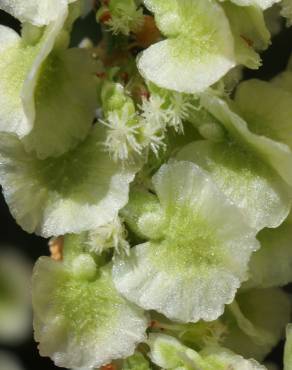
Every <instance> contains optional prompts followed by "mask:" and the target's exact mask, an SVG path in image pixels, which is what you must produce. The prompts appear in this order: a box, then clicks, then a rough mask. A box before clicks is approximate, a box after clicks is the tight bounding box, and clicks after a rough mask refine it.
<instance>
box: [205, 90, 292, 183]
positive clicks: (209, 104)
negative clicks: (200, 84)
mask: <svg viewBox="0 0 292 370" xmlns="http://www.w3.org/2000/svg"><path fill="white" fill-rule="evenodd" d="M284 93H285V92H284ZM291 98H292V96H291ZM254 99H257V100H258V99H261V97H260V96H258V95H257V96H254ZM264 102H265V100H264V99H263V100H262V103H263V104H264ZM230 103H231V102H230ZM201 104H202V107H203V108H205V109H206V110H207V111H209V112H210V113H211V114H212V115H213V116H214V117H215V118H216V119H217V120H218V121H219V122H221V123H222V125H223V126H224V127H225V128H226V130H227V131H228V132H229V135H230V136H231V137H232V138H233V139H234V140H236V141H238V142H239V143H241V144H242V145H244V146H246V147H247V148H249V150H252V151H255V152H256V153H258V155H259V156H260V158H261V159H262V160H263V161H264V162H267V163H269V164H270V165H271V166H272V167H273V168H274V169H275V170H276V171H277V172H278V173H279V174H280V175H281V177H282V178H283V179H284V180H285V181H286V182H287V183H288V184H289V185H292V151H291V149H290V147H289V146H288V145H287V144H285V143H282V142H279V141H275V140H273V139H271V138H270V137H267V136H263V135H258V134H257V133H256V132H253V131H252V128H253V126H251V128H250V127H249V124H248V123H247V122H246V121H245V120H244V119H243V118H242V117H241V116H240V115H239V114H238V113H237V112H235V111H234V110H232V109H231V107H230V106H229V105H228V104H227V102H226V101H225V100H223V99H222V98H220V97H217V96H215V95H214V94H213V93H212V92H205V93H204V94H202V96H201ZM251 104H253V103H251ZM273 106H274V102H273ZM255 109H257V107H255ZM268 109H270V107H269V108H268ZM290 109H291V108H290ZM282 114H283V115H285V113H284V112H282ZM254 115H255V117H256V110H255V112H254ZM259 123H262V124H264V120H262V121H259ZM281 124H282V122H281ZM260 127H261V126H260ZM287 128H288V127H287ZM275 129H276V128H275ZM285 140H286V139H285Z"/></svg>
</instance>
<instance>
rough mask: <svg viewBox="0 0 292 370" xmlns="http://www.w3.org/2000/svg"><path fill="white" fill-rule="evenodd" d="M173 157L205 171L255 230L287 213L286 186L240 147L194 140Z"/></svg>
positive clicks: (276, 223) (288, 193)
mask: <svg viewBox="0 0 292 370" xmlns="http://www.w3.org/2000/svg"><path fill="white" fill-rule="evenodd" d="M176 159H178V160H186V161H192V162H194V163H196V164H197V165H198V166H200V167H201V168H203V169H204V170H206V171H208V172H209V173H210V174H211V176H212V179H213V180H214V181H215V183H216V184H217V186H218V187H219V188H220V190H222V192H223V193H224V194H225V195H226V197H227V198H228V199H229V200H231V201H232V202H233V203H234V204H235V205H236V206H237V207H238V208H239V209H240V210H241V211H242V213H243V216H244V218H245V220H247V221H248V222H249V224H250V225H251V226H252V227H253V228H255V229H256V230H258V231H259V230H261V229H263V228H264V227H277V226H279V225H280V224H281V223H282V222H283V221H284V220H285V218H286V217H287V216H288V213H289V211H290V208H291V191H290V189H289V188H288V186H287V185H286V184H285V183H284V182H283V180H282V179H281V177H280V176H279V175H278V174H277V173H276V172H275V171H274V170H273V169H272V168H271V167H270V166H269V165H266V164H265V163H263V162H262V161H261V160H260V159H259V157H258V156H257V155H256V153H253V152H252V151H249V150H246V149H245V147H244V146H241V145H240V144H238V143H234V142H226V141H223V142H221V143H212V142H210V141H195V142H193V143H191V144H188V145H187V146H186V147H184V148H183V149H182V150H181V151H180V152H179V153H178V154H177V156H176Z"/></svg>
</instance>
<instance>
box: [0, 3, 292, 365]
mask: <svg viewBox="0 0 292 370" xmlns="http://www.w3.org/2000/svg"><path fill="white" fill-rule="evenodd" d="M24 1H25V0H24ZM0 24H3V25H6V26H10V27H12V28H14V29H15V30H17V31H18V32H19V30H20V24H19V22H18V21H17V20H15V19H13V18H12V17H11V16H9V15H8V14H6V13H4V12H1V11H0ZM99 35H100V30H99V28H98V25H97V24H96V22H95V19H94V14H93V13H91V14H90V15H89V16H87V17H86V18H85V19H84V20H79V21H77V22H76V24H75V27H74V30H73V33H72V45H77V44H78V42H79V41H80V40H81V39H82V38H83V37H84V36H89V37H90V38H91V39H92V40H93V41H95V42H96V41H97V40H98V38H99ZM291 52H292V28H290V29H284V30H283V31H282V32H281V33H280V34H279V35H277V36H275V37H274V38H273V42H272V45H271V47H270V48H269V49H268V50H267V51H266V52H264V53H263V54H262V58H263V66H262V67H261V68H260V69H259V70H258V71H251V70H248V71H245V78H253V77H256V78H261V79H269V78H271V77H273V76H274V75H275V74H277V73H278V72H280V71H282V70H283V69H285V67H286V64H287V61H288V59H289V56H290V55H291ZM0 78H1V76H0ZM0 220H1V221H0V248H1V246H2V245H12V246H14V247H16V248H18V249H19V250H20V251H21V252H22V253H23V254H25V255H26V256H27V257H28V258H29V259H30V260H31V262H32V263H34V262H35V261H36V259H37V258H38V257H39V256H41V255H47V254H48V248H47V240H45V239H42V238H39V237H37V236H35V235H30V234H27V233H26V232H24V231H23V230H22V229H21V228H20V227H19V226H17V225H16V223H15V221H14V219H13V218H12V216H11V215H10V213H9V210H8V207H7V205H6V203H5V201H4V199H3V196H2V192H0ZM0 348H1V349H5V350H9V351H10V352H14V353H15V354H16V355H17V356H18V357H19V359H20V360H21V363H22V364H23V366H24V368H25V370H53V369H60V368H56V367H55V366H54V365H53V363H52V362H51V361H50V360H49V359H46V358H42V357H40V356H39V354H38V351H37V345H36V343H35V342H34V341H33V337H32V334H31V337H30V338H29V339H28V340H27V341H26V342H25V343H23V344H22V345H20V346H17V347H11V346H10V347H9V346H3V345H1V344H0ZM282 349H283V343H281V344H280V345H279V347H278V348H277V349H276V350H275V351H274V352H273V353H272V354H271V356H270V358H271V359H272V360H274V361H277V362H278V363H281V361H282Z"/></svg>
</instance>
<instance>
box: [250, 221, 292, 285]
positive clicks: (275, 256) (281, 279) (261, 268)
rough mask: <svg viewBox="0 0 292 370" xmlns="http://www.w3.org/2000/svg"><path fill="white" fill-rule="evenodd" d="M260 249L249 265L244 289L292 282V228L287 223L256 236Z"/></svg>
mask: <svg viewBox="0 0 292 370" xmlns="http://www.w3.org/2000/svg"><path fill="white" fill-rule="evenodd" d="M258 240H259V241H260V243H261V248H260V249H259V250H258V251H257V252H256V253H254V254H253V255H252V257H251V260H250V263H249V274H250V277H249V280H248V281H247V282H246V283H245V284H244V286H245V287H262V288H268V287H277V286H284V285H286V284H288V283H290V282H291V281H292V248H291V245H292V227H291V224H289V223H288V222H285V223H283V224H282V225H281V226H280V227H278V228H277V229H273V230H269V229H265V230H262V231H261V232H260V233H259V234H258Z"/></svg>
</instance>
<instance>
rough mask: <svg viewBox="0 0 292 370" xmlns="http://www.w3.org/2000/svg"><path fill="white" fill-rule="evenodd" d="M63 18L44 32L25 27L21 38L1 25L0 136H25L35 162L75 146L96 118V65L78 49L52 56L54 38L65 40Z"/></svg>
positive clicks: (62, 51) (27, 148)
mask: <svg viewBox="0 0 292 370" xmlns="http://www.w3.org/2000/svg"><path fill="white" fill-rule="evenodd" d="M66 16H67V11H66V12H65V11H64V12H63V13H61V14H60V15H59V16H58V18H57V20H56V21H55V22H53V23H51V24H50V25H49V26H48V27H46V28H45V29H44V30H42V29H37V28H32V27H31V26H29V25H26V26H25V28H24V29H23V36H22V38H20V37H19V36H18V35H17V34H16V33H15V32H14V31H12V30H11V29H9V28H6V27H4V26H0V39H1V40H2V39H3V42H2V45H1V47H0V55H1V60H0V70H1V76H2V78H1V81H0V99H1V113H0V131H4V132H12V133H16V134H17V135H18V136H20V137H21V138H23V137H24V143H25V147H26V150H28V151H35V152H36V153H37V155H38V157H39V158H46V157H48V156H59V155H61V154H63V153H65V152H66V151H67V150H69V149H71V148H72V147H74V146H75V145H76V144H77V143H78V142H79V141H80V140H82V139H84V137H85V136H86V134H87V132H88V130H89V128H90V126H91V124H92V122H93V119H94V117H95V109H96V105H97V103H96V83H95V76H94V72H95V70H96V65H95V63H94V62H93V60H92V59H91V58H90V56H89V54H88V53H87V52H86V51H85V50H82V49H69V50H62V49H63V47H60V46H59V47H58V49H57V50H53V51H52V49H53V47H54V45H55V42H56V39H57V38H58V37H61V38H62V37H63V39H66V38H67V33H66V31H62V27H63V26H64V23H65V21H66ZM61 31H62V32H63V34H61ZM60 35H61V36H60ZM62 35H63V36H62ZM64 35H65V36H64ZM32 36H33V39H32V40H31V38H32ZM34 38H36V41H35V40H34ZM62 42H63V43H65V45H64V46H66V43H67V41H62ZM59 43H60V42H59ZM76 71H78V73H76ZM65 107H66V108H65ZM60 122H62V124H60Z"/></svg>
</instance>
